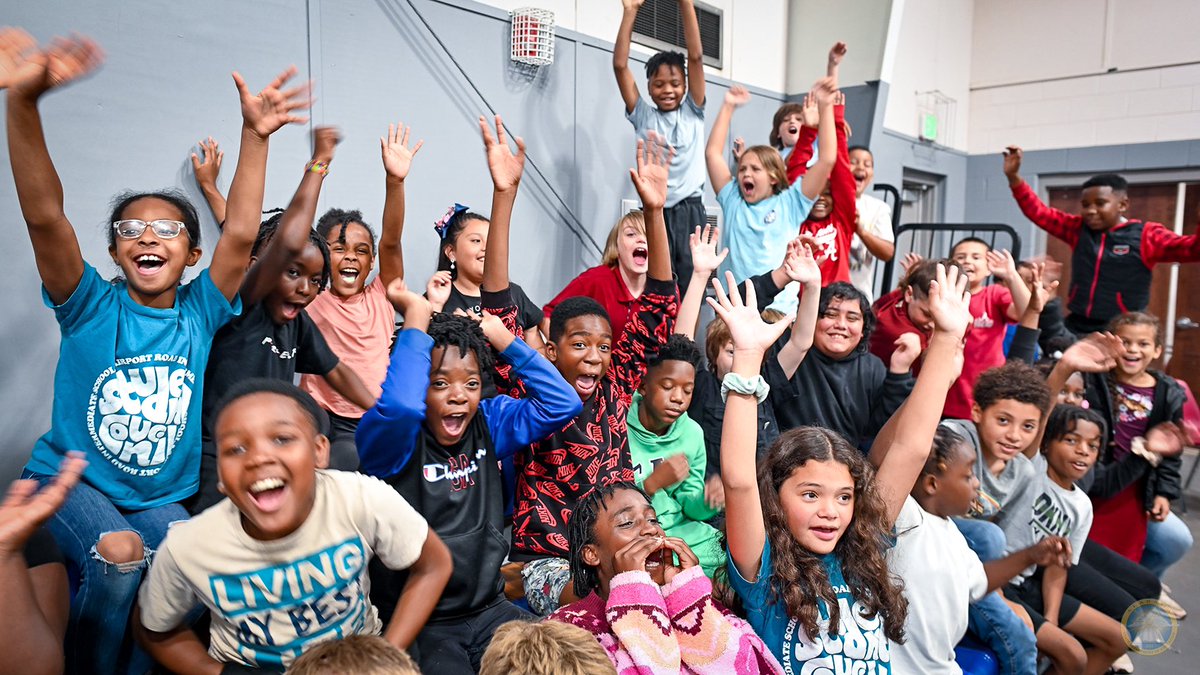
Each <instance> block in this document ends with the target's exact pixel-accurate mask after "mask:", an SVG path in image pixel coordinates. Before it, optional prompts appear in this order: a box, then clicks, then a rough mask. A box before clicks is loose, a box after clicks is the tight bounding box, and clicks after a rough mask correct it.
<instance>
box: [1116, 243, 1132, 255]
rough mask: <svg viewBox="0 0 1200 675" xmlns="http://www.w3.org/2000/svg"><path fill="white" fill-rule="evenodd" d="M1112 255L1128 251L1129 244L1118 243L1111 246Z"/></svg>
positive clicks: (1123, 253)
mask: <svg viewBox="0 0 1200 675" xmlns="http://www.w3.org/2000/svg"><path fill="white" fill-rule="evenodd" d="M1112 252H1113V255H1125V254H1126V253H1129V244H1118V245H1116V246H1114V247H1112Z"/></svg>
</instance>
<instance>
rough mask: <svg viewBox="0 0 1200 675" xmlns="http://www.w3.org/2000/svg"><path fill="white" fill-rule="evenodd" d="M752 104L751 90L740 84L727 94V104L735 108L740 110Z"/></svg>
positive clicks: (731, 88) (730, 89)
mask: <svg viewBox="0 0 1200 675" xmlns="http://www.w3.org/2000/svg"><path fill="white" fill-rule="evenodd" d="M749 102H750V90H749V89H746V88H745V87H743V86H742V85H740V84H735V85H733V86H732V87H730V88H729V91H727V92H725V103H726V104H727V105H731V106H733V107H734V108H740V107H742V106H744V105H746V104H747V103H749Z"/></svg>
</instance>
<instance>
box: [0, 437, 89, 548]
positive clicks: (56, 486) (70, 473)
mask: <svg viewBox="0 0 1200 675" xmlns="http://www.w3.org/2000/svg"><path fill="white" fill-rule="evenodd" d="M86 467H87V460H86V459H84V458H83V453H80V452H70V453H67V456H66V458H64V459H63V461H62V463H61V464H60V465H59V467H58V476H57V477H55V479H54V480H53V481H52V482H51V483H50V484H49V485H47V486H46V487H45V488H43V489H41V490H38V482H37V481H35V480H18V481H13V483H12V485H9V486H8V496H7V497H5V499H4V502H3V503H0V555H21V553H22V551H24V549H25V543H26V542H27V541H29V538H30V537H32V536H33V533H34V532H36V531H37V529H38V528H39V527H41V526H42V524H43V523H45V522H46V521H47V520H49V519H50V517H51V516H53V515H54V514H55V513H56V512H57V511H58V509H59V508H61V507H62V505H63V503H65V502H66V501H67V495H68V494H69V493H70V492H71V489H72V488H74V487H75V485H76V484H77V483H78V482H79V477H80V476H81V475H83V470H84V469H85V468H86Z"/></svg>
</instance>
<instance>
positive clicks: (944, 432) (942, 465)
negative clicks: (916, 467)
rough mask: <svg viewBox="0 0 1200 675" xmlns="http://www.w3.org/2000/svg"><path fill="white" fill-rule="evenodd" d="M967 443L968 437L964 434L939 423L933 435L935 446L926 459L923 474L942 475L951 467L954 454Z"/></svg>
mask: <svg viewBox="0 0 1200 675" xmlns="http://www.w3.org/2000/svg"><path fill="white" fill-rule="evenodd" d="M966 443H967V439H965V438H963V436H962V434H960V433H958V432H957V431H954V430H953V429H951V428H950V427H947V426H942V425H940V424H939V425H938V428H937V432H936V433H934V435H933V448H932V449H931V451H930V453H929V459H927V460H925V467H924V468H923V469H921V475H923V476H925V475H929V476H940V475H942V474H943V473H945V472H946V469H948V468H950V462H952V461H954V456H955V455H956V454H957V453H958V450H959V448H961V447H963V446H964V445H966Z"/></svg>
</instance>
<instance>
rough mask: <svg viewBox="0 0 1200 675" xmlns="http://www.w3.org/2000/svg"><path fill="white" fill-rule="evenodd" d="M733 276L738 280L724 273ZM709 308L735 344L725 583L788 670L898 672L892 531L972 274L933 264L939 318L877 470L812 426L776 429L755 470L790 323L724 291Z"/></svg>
mask: <svg viewBox="0 0 1200 675" xmlns="http://www.w3.org/2000/svg"><path fill="white" fill-rule="evenodd" d="M727 277H728V278H729V280H730V282H732V275H727ZM714 285H715V286H716V287H717V300H716V301H713V300H710V301H709V302H710V303H711V304H713V305H714V308H715V309H716V311H717V313H718V314H719V315H720V316H721V317H722V318H723V319H724V320H725V322H726V323H727V324H728V325H729V327H730V331H731V332H732V334H733V339H734V359H733V370H732V372H731V374H730V375H727V376H726V377H725V381H724V383H723V384H724V390H725V391H726V392H727V395H728V401H727V403H726V405H727V406H728V410H727V412H726V413H725V433H724V435H723V437H722V439H721V455H722V462H721V480H722V482H723V483H724V486H725V508H726V518H727V521H728V522H730V523H738V524H739V527H738V528H736V529H734V528H730V530H729V532H728V537H729V539H728V542H729V556H730V557H729V578H730V584H731V586H732V587H733V589H734V591H735V592H736V593H737V594H738V596H739V597H740V598H741V600H742V602H743V604H744V606H745V608H746V611H747V616H748V619H749V622H750V625H751V626H753V627H754V628H755V630H756V631H757V632H758V634H759V635H761V636H763V641H764V642H765V643H766V644H767V647H769V648H770V649H771V652H772V653H773V654H774V655H775V656H776V657H777V658H779V659H780V661H781V662H782V663H783V664H784V667H785V668H786V669H788V670H790V671H795V672H800V671H801V669H804V670H805V671H808V670H812V669H814V668H825V669H828V670H829V671H836V672H855V671H858V672H876V673H888V672H891V665H890V662H891V657H890V655H889V642H890V641H899V640H902V639H903V633H904V629H903V627H904V622H905V618H906V615H907V613H908V607H907V602H906V600H905V599H904V596H903V593H902V589H901V586H900V584H899V583H898V582H897V581H896V580H895V579H893V578H892V577H891V575H890V574H889V572H888V567H887V562H886V560H885V557H884V554H885V548H886V544H885V542H886V540H887V537H888V534H889V533H890V532H891V530H892V526H893V524H894V523H895V521H896V519H897V517H898V516H899V514H900V511H901V509H902V508H903V506H904V503H905V499H906V497H907V495H908V493H909V491H911V490H912V487H913V485H914V484H915V483H916V481H917V478H918V476H919V475H920V473H921V468H922V467H923V466H924V464H925V461H926V457H927V456H928V455H929V449H930V447H931V445H932V443H933V437H934V432H935V430H936V428H937V420H938V413H939V412H940V411H939V408H940V407H941V402H942V401H941V400H940V399H942V398H943V397H944V396H945V395H946V391H947V389H948V388H949V386H950V383H951V381H953V379H954V377H955V376H956V375H957V373H956V371H957V368H958V366H957V364H956V360H957V359H958V358H959V355H960V343H961V340H962V336H963V333H964V332H965V331H966V328H967V323H968V321H969V315H968V311H967V297H966V279H965V278H964V279H959V277H958V274H957V270H953V269H952V270H951V271H950V272H949V274H947V272H946V271H945V269H944V268H943V269H939V271H938V275H937V280H936V281H935V283H934V284H933V287H932V289H931V292H930V308H931V311H932V314H933V317H934V321H935V324H936V329H935V333H934V336H933V338H932V339H931V341H930V345H929V351H928V352H927V355H926V365H925V368H924V369H923V370H922V372H921V375H920V377H919V378H918V379H917V382H916V385H915V386H914V389H913V396H912V398H911V399H910V402H911V401H912V400H915V401H918V402H919V403H918V404H916V405H910V404H908V403H906V404H905V405H904V406H902V407H901V408H900V410H899V411H897V413H896V414H895V415H894V416H893V417H892V419H891V420H890V421H889V422H888V424H887V425H886V426H885V427H884V429H883V430H882V431H881V432H880V434H879V436H878V437H877V438H876V441H875V445H874V448H873V454H879V453H882V454H880V456H882V457H883V459H882V460H880V461H879V469H878V471H872V470H871V468H870V466H869V465H868V463H867V460H866V458H864V457H863V455H862V453H861V452H859V451H858V450H857V449H856V448H853V447H851V446H850V445H849V444H848V443H846V441H845V440H844V439H842V438H841V437H839V436H838V435H837V434H834V433H832V432H829V431H827V430H823V429H820V428H815V427H805V428H801V429H794V430H792V431H790V432H786V433H784V434H782V435H781V436H780V437H779V439H778V440H777V441H776V442H775V444H774V445H773V446H772V447H771V449H770V451H769V452H768V455H767V457H766V459H765V460H764V461H763V462H761V464H759V467H758V469H757V470H756V462H755V458H754V456H753V453H752V449H753V446H754V439H753V438H752V435H751V434H753V431H754V423H753V422H754V410H755V401H756V398H758V397H762V396H766V395H767V391H766V390H767V389H768V387H767V385H766V383H765V382H764V381H763V380H762V379H761V378H760V376H759V374H758V373H759V368H760V366H761V362H762V358H763V355H764V352H765V351H766V350H767V349H768V348H769V347H770V346H771V345H772V344H773V343H774V342H775V340H776V339H777V338H778V336H779V334H781V333H782V328H783V327H782V326H779V327H773V326H769V325H766V324H764V323H763V321H762V319H760V318H759V316H758V312H757V311H755V308H754V304H755V299H754V294H753V291H752V290H750V289H747V299H746V302H745V303H743V302H742V299H741V297H740V296H739V294H737V293H734V294H733V295H732V296H730V297H726V295H725V293H724V290H723V289H722V288H721V287H720V284H714Z"/></svg>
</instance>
